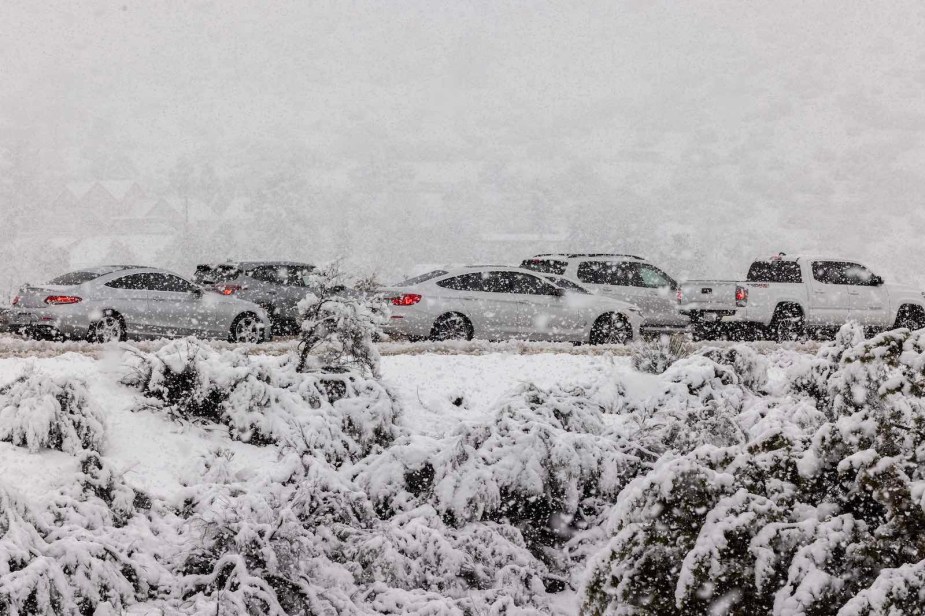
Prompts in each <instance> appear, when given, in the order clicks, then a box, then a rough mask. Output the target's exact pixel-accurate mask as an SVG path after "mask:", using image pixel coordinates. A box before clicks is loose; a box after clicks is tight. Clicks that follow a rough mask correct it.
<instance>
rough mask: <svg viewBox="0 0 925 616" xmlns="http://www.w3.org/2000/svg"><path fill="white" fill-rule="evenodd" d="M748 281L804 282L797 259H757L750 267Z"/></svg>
mask: <svg viewBox="0 0 925 616" xmlns="http://www.w3.org/2000/svg"><path fill="white" fill-rule="evenodd" d="M746 280H747V281H748V282H788V283H794V282H803V276H802V275H801V274H800V264H799V263H797V262H795V261H755V262H754V263H752V266H751V267H750V268H749V269H748V277H747V278H746Z"/></svg>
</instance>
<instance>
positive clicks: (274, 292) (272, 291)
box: [267, 289, 277, 295]
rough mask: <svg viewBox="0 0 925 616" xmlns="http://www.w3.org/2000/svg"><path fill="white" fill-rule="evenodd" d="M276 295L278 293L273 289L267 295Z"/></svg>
mask: <svg viewBox="0 0 925 616" xmlns="http://www.w3.org/2000/svg"><path fill="white" fill-rule="evenodd" d="M276 294H277V293H276V291H274V290H273V289H270V290H269V291H267V295H276Z"/></svg>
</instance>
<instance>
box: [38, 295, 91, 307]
mask: <svg viewBox="0 0 925 616" xmlns="http://www.w3.org/2000/svg"><path fill="white" fill-rule="evenodd" d="M80 301H83V300H81V298H79V297H77V296H76V295H49V296H48V297H46V298H45V303H46V304H52V305H54V306H58V305H60V304H76V303H78V302H80Z"/></svg>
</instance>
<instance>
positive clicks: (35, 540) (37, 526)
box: [0, 453, 166, 616]
mask: <svg viewBox="0 0 925 616" xmlns="http://www.w3.org/2000/svg"><path fill="white" fill-rule="evenodd" d="M87 455H88V456H95V454H92V453H90V454H87ZM117 491H119V490H117ZM122 522H123V523H125V522H126V520H125V519H123V520H122ZM113 524H114V520H113V517H112V516H111V515H110V512H109V507H108V506H107V504H106V503H105V502H104V501H102V500H100V499H98V498H96V497H94V496H92V495H85V494H82V489H81V488H80V487H78V488H77V490H76V493H75V494H73V495H69V494H67V493H64V494H61V495H59V496H58V497H57V498H56V499H54V502H53V503H52V504H51V506H50V508H49V509H48V510H42V509H38V510H34V509H33V508H31V507H29V506H28V505H26V504H25V503H24V502H23V501H22V500H21V499H19V498H17V497H15V496H14V495H12V494H11V493H10V492H9V491H7V490H6V489H4V488H3V487H2V486H0V613H2V614H22V615H26V614H35V615H48V614H55V615H58V614H62V615H68V616H77V615H85V614H94V613H95V612H94V610H95V609H97V607H98V606H99V605H101V604H103V605H108V606H109V608H110V609H111V610H112V612H111V613H119V612H121V611H122V609H123V607H125V606H128V605H131V604H133V603H135V602H136V601H138V600H143V599H147V598H149V597H151V596H152V594H153V593H154V591H155V590H156V587H157V586H158V585H159V584H161V583H163V582H164V580H165V579H166V578H165V575H166V572H165V571H164V570H163V569H162V567H161V566H160V564H159V563H158V560H157V558H156V557H155V556H154V555H153V554H151V553H150V552H149V551H148V550H150V548H151V546H153V545H155V544H156V543H157V539H156V538H155V537H154V536H153V535H152V534H151V533H150V530H149V527H148V525H147V524H146V523H144V522H143V523H141V524H138V525H130V526H124V527H123V528H121V529H119V528H116V527H115V526H114V525H113ZM104 613H105V612H104Z"/></svg>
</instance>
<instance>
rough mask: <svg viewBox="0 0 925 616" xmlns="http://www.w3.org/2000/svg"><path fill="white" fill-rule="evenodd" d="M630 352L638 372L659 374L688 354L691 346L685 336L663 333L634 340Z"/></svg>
mask: <svg viewBox="0 0 925 616" xmlns="http://www.w3.org/2000/svg"><path fill="white" fill-rule="evenodd" d="M630 352H631V357H632V364H633V368H635V369H636V370H639V371H640V372H648V373H650V374H661V373H663V372H664V371H665V370H667V369H668V367H669V366H671V365H672V364H673V363H675V362H676V361H678V360H679V359H682V358H684V357H687V356H688V355H690V354H691V346H690V343H689V342H688V341H687V338H686V337H685V336H682V335H679V334H676V335H673V336H669V335H667V334H664V335H661V336H659V337H657V338H651V339H643V340H639V341H637V342H634V343H633V344H632V345H631V347H630Z"/></svg>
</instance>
